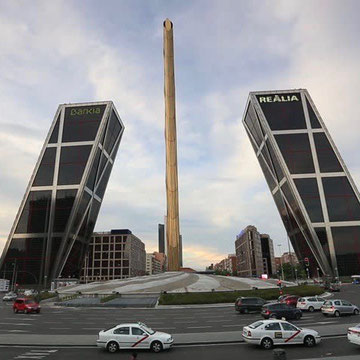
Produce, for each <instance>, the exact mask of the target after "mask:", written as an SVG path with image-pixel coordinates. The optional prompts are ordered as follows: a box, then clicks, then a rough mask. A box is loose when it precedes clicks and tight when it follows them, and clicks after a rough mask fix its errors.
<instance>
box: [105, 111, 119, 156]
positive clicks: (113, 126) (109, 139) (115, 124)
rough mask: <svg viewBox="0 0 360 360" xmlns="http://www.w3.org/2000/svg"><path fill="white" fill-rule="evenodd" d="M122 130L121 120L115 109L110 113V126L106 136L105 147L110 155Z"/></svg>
mask: <svg viewBox="0 0 360 360" xmlns="http://www.w3.org/2000/svg"><path fill="white" fill-rule="evenodd" d="M120 130H121V126H120V122H119V120H118V118H117V116H116V114H115V112H114V110H112V111H111V115H110V120H109V122H108V128H107V131H106V138H105V143H104V148H105V150H106V152H107V153H108V154H109V155H110V153H111V150H112V148H113V146H114V144H115V141H116V139H117V137H118V136H119V134H120Z"/></svg>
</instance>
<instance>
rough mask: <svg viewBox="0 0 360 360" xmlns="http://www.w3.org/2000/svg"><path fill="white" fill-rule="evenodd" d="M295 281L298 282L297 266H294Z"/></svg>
mask: <svg viewBox="0 0 360 360" xmlns="http://www.w3.org/2000/svg"><path fill="white" fill-rule="evenodd" d="M295 282H296V283H297V282H298V278H297V268H295Z"/></svg>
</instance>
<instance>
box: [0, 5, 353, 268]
mask: <svg viewBox="0 0 360 360" xmlns="http://www.w3.org/2000/svg"><path fill="white" fill-rule="evenodd" d="M359 12H360V2H358V1H350V0H344V1H341V2H339V1H331V0H327V1H322V0H317V1H312V0H310V1H309V0H301V1H295V0H293V1H288V0H285V1H280V0H271V1H247V0H241V1H240V0H235V1H232V0H227V1H223V0H193V1H183V0H179V1H178V0H152V1H149V0H121V1H117V0H104V1H92V0H84V1H70V0H68V1H57V0H52V1H46V0H43V1H36V0H34V1H31V2H30V1H26V0H24V1H20V0H2V1H1V2H0V44H1V46H0V112H1V116H0V204H1V206H0V251H1V250H2V248H3V247H4V245H5V242H6V239H7V237H8V234H9V232H10V228H11V226H12V223H13V221H14V218H15V216H16V213H17V211H18V208H19V206H20V203H21V201H22V198H23V196H24V193H25V189H26V187H27V184H28V181H29V179H30V176H31V174H32V171H33V169H34V166H35V163H36V161H37V158H38V155H39V153H40V150H41V148H42V145H43V142H44V140H45V137H46V135H47V132H48V130H49V128H50V124H51V122H52V120H53V117H54V115H55V112H56V109H57V107H58V105H59V104H62V103H72V102H85V101H86V102H88V101H101V100H112V101H113V102H114V104H115V106H116V108H117V110H118V112H119V114H120V116H121V118H122V121H123V122H124V125H125V132H124V135H123V138H122V142H121V144H120V148H119V151H118V155H117V158H116V161H115V165H114V168H113V171H112V174H111V177H110V181H109V183H108V187H107V190H106V193H105V198H104V201H103V203H102V207H101V210H100V213H99V216H98V220H97V223H96V227H95V230H97V231H106V230H110V229H119V228H128V229H131V230H132V232H133V233H134V234H135V235H136V236H138V237H139V238H140V239H141V240H142V241H143V242H144V243H145V246H146V250H147V252H152V251H156V250H157V225H158V223H163V221H164V215H165V213H166V193H165V142H164V95H163V54H162V51H163V49H162V45H163V44H162V24H163V21H164V19H166V18H169V19H171V20H172V21H173V23H174V40H175V72H176V74H175V77H176V107H177V136H178V166H179V202H180V230H181V234H182V238H183V250H184V265H185V266H189V267H193V268H195V269H204V268H205V266H207V265H209V264H210V263H216V262H218V261H220V260H221V259H222V258H224V257H226V256H227V254H230V253H234V252H235V246H234V242H235V238H236V235H237V234H239V233H240V231H241V230H242V229H243V228H245V227H246V226H247V225H250V224H251V225H255V226H256V227H257V228H258V230H259V231H260V232H261V233H268V234H270V236H271V237H272V239H273V240H274V244H275V251H276V253H277V254H278V253H279V251H280V250H281V251H287V249H288V247H287V246H288V245H287V236H286V232H285V229H284V226H283V224H282V222H281V219H280V216H279V214H278V211H277V209H276V207H275V204H274V201H273V199H272V196H271V194H270V191H269V189H268V187H267V184H266V182H265V179H264V176H263V174H262V172H261V169H260V166H259V164H258V162H257V160H256V157H255V154H254V152H253V149H252V147H251V145H250V142H249V140H248V138H247V135H246V133H245V131H244V128H243V125H242V122H241V121H242V116H243V112H244V109H245V104H246V101H247V97H248V94H249V92H250V91H260V90H274V89H276V90H282V89H293V88H306V89H308V91H309V92H310V95H311V96H312V98H313V100H314V102H315V104H316V106H317V108H318V110H319V112H320V114H321V115H322V118H323V120H324V121H325V124H326V125H327V127H328V129H329V131H330V134H331V135H332V137H333V139H334V141H335V143H336V145H337V147H338V149H339V151H340V153H341V155H342V157H343V159H344V161H345V163H346V165H347V167H348V169H349V170H350V173H351V174H352V176H353V178H354V180H355V183H356V184H357V186H359V184H360V157H359V155H360V151H359V146H358V137H359V130H360V125H359V124H360V107H359V106H357V105H358V97H359V94H360V70H359V64H360V42H359V36H358V34H359V33H360V22H359V21H358V14H359ZM280 244H281V246H278V245H280Z"/></svg>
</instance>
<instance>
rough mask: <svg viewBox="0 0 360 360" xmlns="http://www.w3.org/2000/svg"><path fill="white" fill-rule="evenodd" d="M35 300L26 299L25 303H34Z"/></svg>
mask: <svg viewBox="0 0 360 360" xmlns="http://www.w3.org/2000/svg"><path fill="white" fill-rule="evenodd" d="M32 303H33V301H32V300H25V304H32Z"/></svg>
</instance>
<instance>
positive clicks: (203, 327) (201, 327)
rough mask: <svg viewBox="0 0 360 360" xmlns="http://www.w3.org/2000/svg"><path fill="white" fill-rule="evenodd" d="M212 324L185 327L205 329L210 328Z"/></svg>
mask: <svg viewBox="0 0 360 360" xmlns="http://www.w3.org/2000/svg"><path fill="white" fill-rule="evenodd" d="M211 327H212V326H188V327H187V329H205V328H211Z"/></svg>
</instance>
